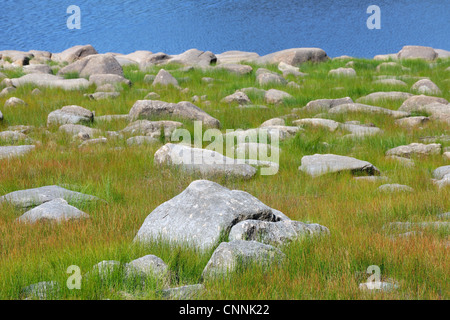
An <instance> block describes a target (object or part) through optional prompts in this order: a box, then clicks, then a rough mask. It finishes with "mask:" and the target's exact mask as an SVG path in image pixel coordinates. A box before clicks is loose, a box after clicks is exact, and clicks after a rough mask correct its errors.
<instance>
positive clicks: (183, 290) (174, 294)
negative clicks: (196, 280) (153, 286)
mask: <svg viewBox="0 0 450 320" xmlns="http://www.w3.org/2000/svg"><path fill="white" fill-rule="evenodd" d="M203 291H205V286H204V285H203V284H193V285H188V286H182V287H177V288H169V289H164V290H161V291H160V292H159V293H160V294H161V296H162V297H163V298H164V299H169V300H193V299H196V298H198V297H200V296H201V294H202V292H203Z"/></svg>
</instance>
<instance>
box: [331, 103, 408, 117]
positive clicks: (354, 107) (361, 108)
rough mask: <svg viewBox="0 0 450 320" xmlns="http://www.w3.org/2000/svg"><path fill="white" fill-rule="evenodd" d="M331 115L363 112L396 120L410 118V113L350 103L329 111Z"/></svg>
mask: <svg viewBox="0 0 450 320" xmlns="http://www.w3.org/2000/svg"><path fill="white" fill-rule="evenodd" d="M328 112H329V113H331V114H342V113H344V114H345V113H349V112H362V113H369V114H386V115H389V116H392V117H394V118H403V117H407V116H409V113H408V112H403V111H395V110H390V109H386V108H382V107H375V106H371V105H367V104H362V103H348V104H341V105H338V106H336V107H333V108H331V109H329V111H328Z"/></svg>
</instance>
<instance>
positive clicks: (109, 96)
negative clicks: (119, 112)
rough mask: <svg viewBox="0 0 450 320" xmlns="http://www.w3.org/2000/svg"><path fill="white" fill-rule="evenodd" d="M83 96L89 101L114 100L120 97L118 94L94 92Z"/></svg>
mask: <svg viewBox="0 0 450 320" xmlns="http://www.w3.org/2000/svg"><path fill="white" fill-rule="evenodd" d="M85 96H87V97H89V99H91V100H96V101H100V100H106V99H115V98H117V97H119V96H120V93H119V92H95V93H92V94H85Z"/></svg>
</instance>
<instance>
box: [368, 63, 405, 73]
mask: <svg viewBox="0 0 450 320" xmlns="http://www.w3.org/2000/svg"><path fill="white" fill-rule="evenodd" d="M384 69H401V70H402V71H407V70H408V68H405V67H403V66H402V65H401V64H399V63H397V62H383V63H380V64H379V65H378V66H377V68H376V71H377V72H380V71H382V70H384Z"/></svg>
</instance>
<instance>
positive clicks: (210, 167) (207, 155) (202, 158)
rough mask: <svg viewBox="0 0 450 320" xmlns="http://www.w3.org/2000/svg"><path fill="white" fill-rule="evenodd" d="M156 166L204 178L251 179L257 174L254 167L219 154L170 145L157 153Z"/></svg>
mask: <svg viewBox="0 0 450 320" xmlns="http://www.w3.org/2000/svg"><path fill="white" fill-rule="evenodd" d="M154 162H155V164H160V165H170V166H177V167H180V168H181V169H183V170H184V171H186V172H188V173H190V174H199V175H201V176H203V177H217V176H227V177H235V178H242V179H250V178H252V177H253V176H254V175H255V174H256V169H255V168H253V167H252V166H250V165H248V164H245V163H241V162H238V161H237V160H235V159H232V158H228V157H226V156H224V155H222V154H220V153H218V152H215V151H212V150H207V149H200V148H191V147H189V146H186V145H182V144H173V143H168V144H166V145H164V146H163V147H161V148H160V149H159V150H158V151H156V153H155V161H154Z"/></svg>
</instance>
